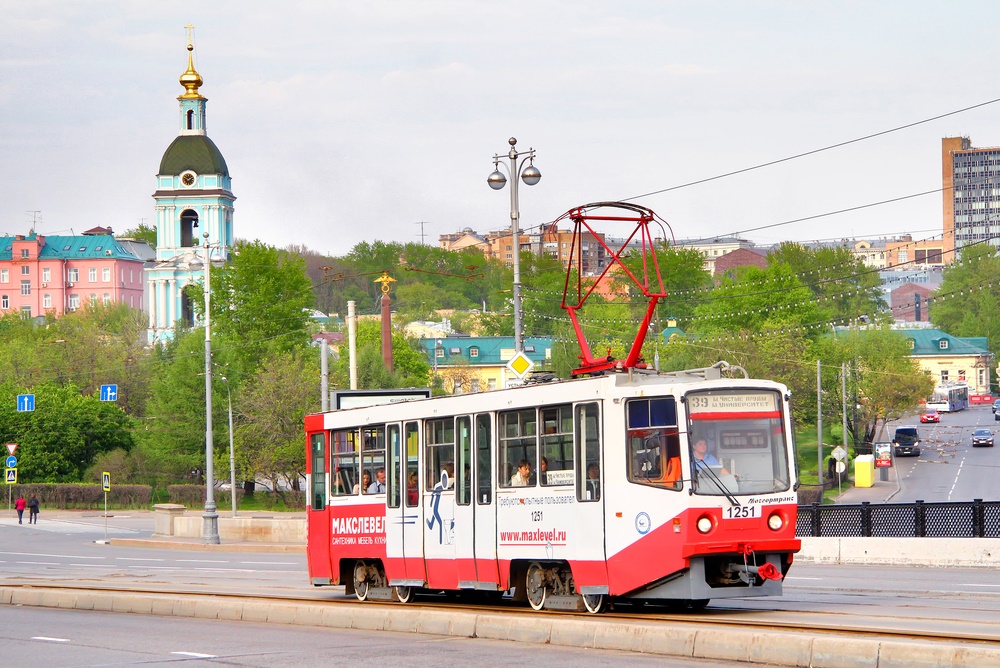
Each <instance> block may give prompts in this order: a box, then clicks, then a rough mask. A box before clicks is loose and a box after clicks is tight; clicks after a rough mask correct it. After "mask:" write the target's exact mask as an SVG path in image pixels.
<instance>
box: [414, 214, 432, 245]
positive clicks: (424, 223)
mask: <svg viewBox="0 0 1000 668" xmlns="http://www.w3.org/2000/svg"><path fill="white" fill-rule="evenodd" d="M413 224H414V225H419V226H420V234H418V235H417V236H418V237H420V245H421V246H425V245H426V244H425V243H424V239H425V238H427V235H426V234H424V225H429V224H430V223H428V222H427V221H426V220H421V221H418V222H416V223H413Z"/></svg>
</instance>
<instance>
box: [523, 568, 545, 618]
mask: <svg viewBox="0 0 1000 668" xmlns="http://www.w3.org/2000/svg"><path fill="white" fill-rule="evenodd" d="M524 591H525V593H526V594H527V595H528V603H529V604H531V608H532V609H533V610H541V609H542V608H544V607H545V595H546V593H547V592H546V587H545V569H544V568H542V566H541V564H539V563H538V562H535V563H533V564H531V565H530V566H528V574H527V575H526V576H525V578H524Z"/></svg>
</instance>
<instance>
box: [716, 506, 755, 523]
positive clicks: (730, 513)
mask: <svg viewBox="0 0 1000 668" xmlns="http://www.w3.org/2000/svg"><path fill="white" fill-rule="evenodd" d="M723 515H724V516H725V518H726V519H727V520H742V519H748V518H751V517H760V506H759V505H757V504H754V505H743V506H729V507H728V508H726V510H725V512H724V513H723Z"/></svg>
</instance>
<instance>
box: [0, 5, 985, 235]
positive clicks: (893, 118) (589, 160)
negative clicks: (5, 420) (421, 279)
mask: <svg viewBox="0 0 1000 668" xmlns="http://www.w3.org/2000/svg"><path fill="white" fill-rule="evenodd" d="M188 23H193V24H194V25H195V26H196V30H195V44H196V66H197V69H198V71H199V72H200V74H201V75H202V77H203V78H204V81H205V83H204V86H203V87H202V88H201V92H202V94H203V95H205V96H206V97H207V98H208V99H209V102H208V134H209V136H210V137H211V138H212V139H213V140H214V141H215V143H216V144H217V145H218V146H219V148H220V149H221V150H222V152H223V155H224V156H225V158H226V161H227V163H228V165H229V170H230V173H231V175H232V177H233V191H234V194H235V195H236V197H237V201H236V212H235V218H234V222H235V230H236V235H237V236H238V237H240V238H245V239H260V240H262V241H264V242H267V243H270V244H273V245H276V246H286V245H288V244H303V245H305V246H308V247H310V248H312V249H314V250H317V251H320V252H323V253H329V254H332V255H343V254H344V253H346V252H348V251H349V250H350V249H351V248H352V247H353V246H354V245H355V244H356V243H358V242H361V241H373V240H376V239H381V240H386V241H400V242H411V241H420V240H421V236H420V235H421V232H423V235H424V236H423V241H424V242H425V243H427V244H432V245H436V244H437V240H438V235H440V234H445V233H450V232H455V231H458V230H460V229H461V228H464V227H472V228H474V229H476V230H477V231H479V232H487V231H490V230H497V229H501V228H505V227H509V224H510V223H509V221H510V218H509V211H510V202H509V196H508V191H507V189H506V188H505V189H504V190H503V191H501V192H494V191H493V190H491V189H490V188H489V187H488V186H487V183H486V177H487V176H488V175H489V173H490V172H491V171H493V163H492V158H493V155H494V154H495V153H505V152H506V150H507V148H508V145H507V138H508V137H511V136H514V137H517V139H518V148H523V149H527V148H529V147H534V148H535V149H536V150H537V152H538V153H537V159H536V161H535V166H537V167H538V168H539V169H540V170H541V172H542V180H541V182H540V183H539V184H538V185H536V186H533V187H531V188H529V187H527V186H524V185H522V186H521V188H520V191H519V192H520V199H521V214H522V218H521V221H522V227H523V228H531V227H533V226H537V225H540V224H542V223H545V222H547V221H550V220H552V219H554V218H556V217H557V216H559V215H560V214H562V213H563V212H565V211H567V210H568V209H570V208H572V207H574V206H577V205H580V204H584V203H588V202H594V201H602V200H614V199H624V198H630V197H634V196H636V195H640V194H643V193H648V192H652V191H657V190H662V189H667V188H672V187H674V186H678V185H681V184H684V183H687V182H690V181H695V180H699V179H705V178H708V177H712V176H716V175H719V174H723V173H726V172H730V171H734V170H739V169H742V168H745V167H749V166H752V165H756V164H760V163H765V162H768V161H772V160H776V159H779V158H783V157H786V156H790V155H794V154H798V153H802V152H805V151H810V150H813V149H817V148H821V147H824V146H828V145H831V144H836V143H839V142H843V141H847V140H851V139H855V138H857V137H861V136H865V135H869V134H872V133H876V132H880V131H883V130H887V129H890V128H894V127H897V126H901V125H905V124H909V123H913V122H915V121H919V120H922V119H926V118H930V117H933V116H937V115H940V114H944V113H948V112H951V111H955V110H958V109H961V108H964V107H969V106H972V105H976V104H979V103H983V102H987V101H989V100H992V99H994V98H1000V85H998V84H997V77H996V72H995V70H996V67H995V63H996V62H998V60H1000V59H998V57H997V55H998V54H997V51H998V48H1000V35H998V31H1000V3H997V2H991V1H983V2H961V1H957V2H951V3H944V2H921V1H914V0H907V1H899V2H888V1H887V2H871V1H867V2H848V1H838V2H824V3H820V2H801V1H800V0H788V1H783V0H772V1H766V0H760V1H755V2H745V1H740V2H705V1H704V0H692V1H670V0H650V1H641V2H639V1H636V2H629V1H627V0H624V1H622V2H609V1H608V0H599V1H590V0H572V1H568V0H567V1H563V2H555V1H552V2H549V1H545V0H534V1H532V2H525V1H522V0H507V1H506V2H499V1H492V2H480V1H478V0H454V1H447V0H399V1H385V0H365V1H363V2H358V1H354V2H334V1H325V0H312V1H305V0H285V1H284V2H280V3H278V2H266V3H265V2H249V1H247V0H241V1H228V0H216V1H214V2H193V1H190V0H189V1H179V2H172V3H149V2H135V1H134V0H130V1H127V2H126V1H122V2H119V1H112V0H106V1H95V0H90V1H87V2H82V1H81V2H69V1H64V2H56V1H47V0H35V1H32V2H17V1H15V0H0V27H2V30H0V184H2V185H0V234H18V233H25V232H27V231H28V230H29V229H30V227H31V224H32V216H33V215H34V214H31V213H28V212H32V211H40V212H41V213H40V214H37V215H40V222H39V223H37V225H36V228H37V230H38V231H39V232H40V233H43V234H68V233H70V230H73V231H74V232H75V233H79V232H81V231H83V230H86V229H88V228H90V227H93V226H96V225H103V226H111V227H113V228H114V229H115V231H116V232H123V231H124V230H126V229H128V228H131V227H134V226H135V225H137V224H138V223H139V222H140V221H141V220H143V219H144V220H145V221H146V222H147V223H151V222H152V220H153V217H154V210H153V200H152V198H151V197H150V195H151V194H152V192H153V190H154V189H155V185H156V182H155V175H156V171H157V168H158V166H159V160H160V158H161V156H162V154H163V151H164V150H165V149H166V147H167V146H168V145H169V144H170V142H171V141H172V140H173V138H174V137H175V136H176V135H177V132H178V112H177V108H178V103H177V100H176V98H177V96H178V95H179V94H180V93H181V92H182V90H183V89H182V88H181V86H180V84H179V83H178V81H177V79H178V77H179V76H180V74H181V73H182V72H183V71H184V69H185V67H186V51H185V31H184V26H185V25H186V24H188ZM954 135H969V136H971V138H972V141H973V144H974V145H975V146H994V145H998V144H1000V103H995V104H990V105H986V106H983V107H980V108H978V109H975V110H972V111H968V112H964V113H961V114H957V115H953V116H949V117H947V118H945V119H942V120H937V121H933V122H930V123H927V124H924V125H920V126H917V127H914V128H911V129H906V130H902V131H900V132H896V133H892V134H888V135H885V136H880V137H877V138H874V139H870V140H866V141H863V142H859V143H854V144H851V145H849V146H846V147H842V148H837V149H834V150H831V151H826V152H822V153H819V154H817V155H812V156H808V157H804V158H800V159H797V160H794V161H790V162H787V163H782V164H780V165H777V166H772V167H767V168H764V169H760V170H756V171H753V172H750V173H745V174H740V175H736V176H731V177H727V178H724V179H719V180H714V181H711V182H708V183H704V184H700V185H693V186H690V187H684V188H679V189H676V190H671V191H670V192H666V193H662V194H656V195H651V196H648V197H643V198H640V199H638V200H635V201H636V202H637V203H639V204H643V205H645V206H648V207H650V208H652V209H653V210H654V211H656V212H657V213H658V214H659V215H660V216H662V217H663V218H665V219H667V220H668V221H669V222H670V223H671V225H672V227H673V230H674V233H675V234H676V236H677V237H678V238H694V237H701V236H706V235H720V234H730V233H734V232H739V233H741V234H743V236H745V237H746V238H749V239H751V240H753V241H755V242H757V243H761V244H763V243H772V242H775V241H781V240H785V239H792V240H812V239H828V238H839V237H872V236H884V235H896V234H901V233H913V234H914V236H916V237H919V238H924V237H929V236H932V235H934V234H935V233H936V234H940V229H941V195H940V194H939V193H935V194H931V195H926V196H923V197H918V198H914V199H911V200H907V201H905V202H902V203H896V204H889V205H884V206H878V207H873V208H869V209H864V210H861V211H857V212H852V213H845V214H840V215H836V216H831V217H825V218H821V219H818V220H813V221H809V222H800V223H795V224H790V225H784V226H779V227H772V228H770V229H766V230H759V231H752V230H753V229H754V228H758V227H761V226H765V225H773V224H775V223H782V222H784V221H788V220H792V219H796V218H802V217H806V216H814V215H817V214H823V213H827V212H831V211H835V210H839V209H846V208H851V207H858V206H862V205H865V204H869V203H873V202H877V201H880V200H885V199H890V198H897V197H904V196H907V195H912V194H915V193H919V192H922V191H927V190H934V189H937V188H940V187H941V168H940V164H941V162H940V151H941V142H940V140H941V138H942V137H945V136H954ZM509 187H510V186H509V185H508V188H509ZM421 222H422V223H423V224H422V225H421V224H420V223H421ZM606 229H607V228H606ZM607 231H614V230H611V229H607ZM619 231H622V230H619ZM628 231H631V230H628ZM622 232H624V231H622Z"/></svg>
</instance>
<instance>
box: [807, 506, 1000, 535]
mask: <svg viewBox="0 0 1000 668" xmlns="http://www.w3.org/2000/svg"><path fill="white" fill-rule="evenodd" d="M795 533H796V535H798V536H841V537H843V536H861V537H887V538H902V537H914V536H916V537H929V538H1000V501H983V500H982V499H976V500H975V501H964V502H960V503H924V502H923V501H917V502H915V503H878V504H871V503H868V502H867V501H866V502H864V503H862V504H860V505H857V504H851V505H847V504H844V505H824V506H821V505H820V504H818V503H813V504H812V505H808V506H799V515H798V521H797V522H796V526H795Z"/></svg>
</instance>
